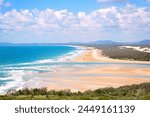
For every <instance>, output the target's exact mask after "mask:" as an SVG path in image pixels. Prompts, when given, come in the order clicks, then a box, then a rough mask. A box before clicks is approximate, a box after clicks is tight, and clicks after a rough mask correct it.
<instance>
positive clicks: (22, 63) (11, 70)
mask: <svg viewBox="0 0 150 117" xmlns="http://www.w3.org/2000/svg"><path fill="white" fill-rule="evenodd" d="M82 52H83V48H79V47H73V46H0V94H3V93H6V92H7V91H8V90H9V89H21V88H23V87H24V86H25V85H26V84H27V83H28V81H31V82H32V80H33V81H34V82H35V83H37V80H38V79H36V76H34V75H32V74H34V73H43V72H55V70H56V69H57V67H62V66H63V67H64V66H65V67H68V68H70V67H71V68H73V67H76V68H78V67H79V68H80V67H84V68H86V67H89V68H93V67H94V66H109V65H117V64H118V65H121V66H128V67H131V68H132V67H137V68H138V67H139V68H140V67H142V68H143V67H147V68H150V64H131V63H114V62H113V63H111V62H109V63H108V62H72V61H71V60H72V59H73V58H74V57H75V56H77V55H79V54H80V53H82ZM89 75H90V74H89ZM95 75H96V76H103V75H104V76H106V75H107V76H109V75H112V74H95ZM49 77H50V76H49ZM62 77H63V76H62ZM131 77H132V76H131ZM138 77H139V78H150V76H137V78H138ZM31 85H32V84H31ZM33 85H36V84H33ZM38 85H39V84H38Z"/></svg>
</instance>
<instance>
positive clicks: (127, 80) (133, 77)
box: [38, 65, 150, 92]
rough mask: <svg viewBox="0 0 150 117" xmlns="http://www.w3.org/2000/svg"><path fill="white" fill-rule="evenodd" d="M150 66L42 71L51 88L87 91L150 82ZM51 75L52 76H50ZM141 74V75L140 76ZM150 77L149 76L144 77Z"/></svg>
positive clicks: (44, 79)
mask: <svg viewBox="0 0 150 117" xmlns="http://www.w3.org/2000/svg"><path fill="white" fill-rule="evenodd" d="M149 73H150V68H140V69H139V68H135V67H134V68H133V67H132V68H127V67H122V66H120V65H114V66H113V65H112V66H111V65H110V66H95V67H94V66H93V67H90V68H88V67H87V68H86V67H83V68H79V67H72V68H71V69H70V68H67V67H58V68H57V70H56V72H55V73H42V74H40V75H38V76H39V77H42V81H44V82H47V87H48V89H49V90H65V89H70V90H71V91H73V92H74V91H86V90H94V89H98V88H104V87H119V86H124V85H131V84H140V83H143V82H150V74H149ZM50 75H51V77H50ZM139 76H140V77H139ZM144 77H149V78H144Z"/></svg>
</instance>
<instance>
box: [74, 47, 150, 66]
mask: <svg viewBox="0 0 150 117" xmlns="http://www.w3.org/2000/svg"><path fill="white" fill-rule="evenodd" d="M82 47H85V51H84V53H83V54H82V55H79V56H78V57H77V58H75V59H74V60H73V61H74V62H115V63H141V64H142V63H143V64H150V61H136V60H122V59H113V58H110V57H108V56H105V55H103V53H102V50H101V49H97V48H95V47H87V46H82Z"/></svg>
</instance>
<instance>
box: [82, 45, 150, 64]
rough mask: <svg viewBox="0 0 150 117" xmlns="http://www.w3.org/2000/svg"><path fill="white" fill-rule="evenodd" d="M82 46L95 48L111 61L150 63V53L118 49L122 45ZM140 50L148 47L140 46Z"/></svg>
mask: <svg viewBox="0 0 150 117" xmlns="http://www.w3.org/2000/svg"><path fill="white" fill-rule="evenodd" d="M82 46H88V47H95V48H97V49H101V50H102V52H103V54H104V55H105V56H108V57H110V58H112V59H121V60H136V61H150V53H147V52H141V51H137V50H133V49H131V48H124V49H120V48H119V46H122V45H101V44H85V45H82ZM140 47H141V48H144V47H148V48H149V47H150V46H144V45H142V46H140Z"/></svg>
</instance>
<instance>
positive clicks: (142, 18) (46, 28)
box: [0, 5, 150, 41]
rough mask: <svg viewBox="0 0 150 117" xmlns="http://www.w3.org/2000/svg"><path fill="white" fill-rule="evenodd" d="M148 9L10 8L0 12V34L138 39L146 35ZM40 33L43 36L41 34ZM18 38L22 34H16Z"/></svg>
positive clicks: (147, 34) (149, 22) (148, 27)
mask: <svg viewBox="0 0 150 117" xmlns="http://www.w3.org/2000/svg"><path fill="white" fill-rule="evenodd" d="M149 29H150V9H149V8H148V7H143V8H137V7H135V6H132V5H127V6H126V7H124V8H117V7H110V8H103V9H98V10H95V11H91V12H90V13H85V12H78V13H76V14H75V13H72V12H69V11H67V10H60V11H55V10H52V9H46V10H38V9H34V10H20V11H17V10H11V11H7V12H6V13H3V14H0V33H1V35H4V34H8V35H9V34H12V33H13V34H15V35H17V34H18V35H19V33H20V32H24V33H26V35H29V36H30V38H32V37H33V36H34V35H36V36H37V35H41V37H44V36H47V37H49V38H50V37H51V38H52V37H57V38H58V37H59V38H61V37H64V38H67V37H68V36H70V37H68V38H71V37H72V38H73V37H74V38H79V40H80V41H81V39H84V38H87V39H88V38H95V39H98V38H127V39H131V38H133V37H134V38H141V37H142V36H143V37H149V36H150V31H149ZM43 35H44V36H43ZM19 36H20V37H21V36H22V35H19Z"/></svg>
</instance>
